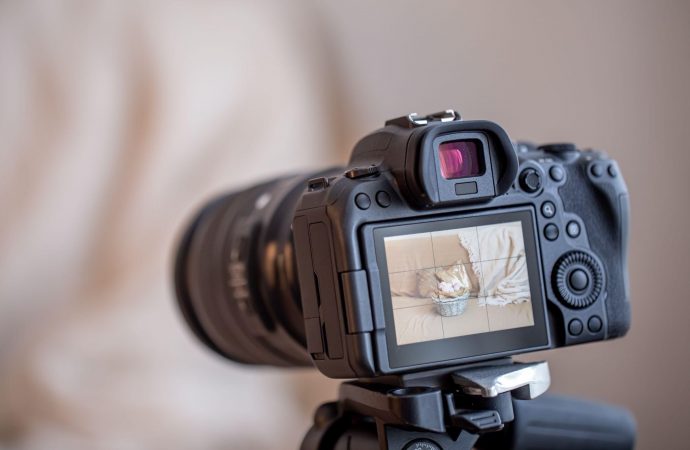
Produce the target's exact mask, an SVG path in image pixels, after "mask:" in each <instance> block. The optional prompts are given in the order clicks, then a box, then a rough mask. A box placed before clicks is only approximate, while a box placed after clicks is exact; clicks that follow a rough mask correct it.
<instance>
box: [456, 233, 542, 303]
mask: <svg viewBox="0 0 690 450" xmlns="http://www.w3.org/2000/svg"><path fill="white" fill-rule="evenodd" d="M521 233H522V231H521V229H520V228H516V227H505V228H500V227H497V228H494V229H492V230H490V231H489V232H487V233H483V234H482V236H481V237H480V242H479V248H482V249H483V251H482V255H481V260H482V262H479V261H480V258H479V256H480V255H477V254H476V250H475V247H474V246H473V245H470V243H469V242H468V240H467V237H466V235H464V234H462V233H460V234H459V238H460V242H461V243H462V245H463V247H465V248H466V249H467V251H468V253H469V255H470V260H471V261H474V262H473V263H472V270H473V271H474V273H475V276H476V277H477V279H480V280H481V279H483V280H484V292H483V294H482V296H481V297H480V298H479V304H480V305H498V306H505V305H508V304H519V303H523V302H526V301H528V300H529V298H530V297H529V295H530V294H529V282H528V277H527V264H526V260H525V251H524V246H523V245H522V235H521Z"/></svg>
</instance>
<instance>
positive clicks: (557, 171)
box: [549, 166, 565, 182]
mask: <svg viewBox="0 0 690 450" xmlns="http://www.w3.org/2000/svg"><path fill="white" fill-rule="evenodd" d="M549 175H550V176H551V179H552V180H553V181H556V182H559V181H563V178H565V171H564V170H563V167H561V166H553V167H551V168H550V169H549Z"/></svg>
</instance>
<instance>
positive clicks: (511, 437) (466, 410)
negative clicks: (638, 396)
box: [301, 358, 635, 450]
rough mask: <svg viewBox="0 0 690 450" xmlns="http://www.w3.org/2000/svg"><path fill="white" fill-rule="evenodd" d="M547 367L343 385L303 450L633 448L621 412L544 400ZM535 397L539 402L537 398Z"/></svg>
mask: <svg viewBox="0 0 690 450" xmlns="http://www.w3.org/2000/svg"><path fill="white" fill-rule="evenodd" d="M549 385H550V375H549V368H548V364H547V363H546V362H539V363H515V362H513V361H512V360H511V359H510V358H505V359H501V360H495V361H490V362H485V363H480V364H473V365H466V366H460V367H454V368H445V369H440V370H433V371H428V372H419V373H414V374H405V375H398V376H388V377H383V378H377V379H372V380H358V381H349V382H345V383H343V384H341V386H340V394H339V399H338V401H337V402H331V403H324V404H323V405H321V406H320V407H319V408H318V409H317V411H316V413H315V414H314V425H313V426H312V427H311V429H310V430H309V431H308V432H307V435H306V436H305V438H304V440H303V442H302V447H301V449H302V450H331V449H333V450H355V449H356V450H369V449H372V450H374V449H390V450H451V449H452V450H471V449H473V448H478V449H483V448H500V449H544V450H547V449H548V450H556V449H620V450H623V449H631V448H633V446H634V442H635V422H634V419H633V418H632V415H631V414H630V413H629V412H627V411H626V410H624V409H621V408H618V407H614V406H610V405H605V404H600V403H594V402H585V401H582V400H577V399H574V398H568V397H556V396H548V395H546V396H543V397H540V396H541V394H543V393H544V392H545V391H546V390H547V389H548V387H549ZM537 397H539V398H537Z"/></svg>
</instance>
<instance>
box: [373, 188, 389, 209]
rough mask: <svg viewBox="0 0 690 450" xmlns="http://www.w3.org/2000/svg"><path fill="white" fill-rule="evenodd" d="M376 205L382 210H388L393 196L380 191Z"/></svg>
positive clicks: (377, 194)
mask: <svg viewBox="0 0 690 450" xmlns="http://www.w3.org/2000/svg"><path fill="white" fill-rule="evenodd" d="M376 203H378V204H379V206H380V207H381V208H388V207H389V206H390V205H391V196H390V195H388V192H386V191H378V192H377V193H376Z"/></svg>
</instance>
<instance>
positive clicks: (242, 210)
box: [174, 176, 311, 366]
mask: <svg viewBox="0 0 690 450" xmlns="http://www.w3.org/2000/svg"><path fill="white" fill-rule="evenodd" d="M305 181H306V178H305V177H302V176H300V177H291V178H283V179H279V180H274V181H271V182H268V183H265V184H261V185H257V186H254V187H251V188H249V189H246V190H244V191H240V192H235V193H231V194H227V195H224V196H222V197H220V198H218V199H216V200H213V201H211V202H209V203H208V204H207V205H205V206H204V207H203V208H202V209H201V211H200V212H199V213H198V214H197V216H196V218H195V219H194V220H193V221H192V223H191V224H190V225H189V227H188V228H187V230H186V232H185V234H184V236H183V238H182V240H181V242H180V245H179V248H178V253H177V258H176V261H175V274H174V275H175V289H176V294H177V301H178V304H179V307H180V309H181V310H182V313H183V316H184V317H185V320H186V321H187V323H188V325H189V326H190V328H191V329H192V331H193V332H194V334H196V336H197V337H198V338H199V339H200V340H201V341H202V342H203V343H205V344H206V345H207V346H208V347H210V348H211V349H213V350H215V351H216V352H218V353H220V354H221V355H223V356H225V357H227V358H230V359H232V360H234V361H237V362H242V363H247V364H269V365H275V366H306V365H311V360H310V359H309V357H308V354H307V352H306V346H305V342H306V340H305V332H304V320H303V318H302V306H301V302H300V297H299V286H298V283H297V274H296V273H295V271H296V266H295V255H294V251H293V243H292V231H291V222H292V218H293V215H294V209H295V206H296V203H297V201H298V200H299V196H300V194H301V193H302V191H303V189H304V186H305Z"/></svg>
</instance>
